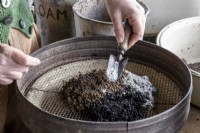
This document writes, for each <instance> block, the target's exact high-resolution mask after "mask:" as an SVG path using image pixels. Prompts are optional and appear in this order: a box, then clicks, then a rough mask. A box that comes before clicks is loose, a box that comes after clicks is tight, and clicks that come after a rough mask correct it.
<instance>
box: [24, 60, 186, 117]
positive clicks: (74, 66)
mask: <svg viewBox="0 0 200 133" xmlns="http://www.w3.org/2000/svg"><path fill="white" fill-rule="evenodd" d="M107 61H108V60H105V59H95V60H85V61H78V62H73V63H70V64H66V65H62V66H59V67H57V68H54V69H52V70H50V71H48V72H46V73H44V74H43V75H41V76H40V77H38V78H37V79H36V80H35V81H34V82H33V83H32V84H31V85H30V86H29V88H27V89H26V91H25V97H26V98H27V99H28V100H29V101H30V102H31V103H32V104H33V105H35V106H36V107H38V108H40V109H42V110H44V111H46V112H48V113H50V114H54V115H57V116H59V117H65V118H72V119H79V120H87V118H85V117H83V116H81V115H80V113H79V112H77V111H76V110H72V109H71V108H70V107H68V106H67V105H66V104H65V102H64V101H63V99H62V94H61V90H62V86H63V84H64V82H66V81H68V80H69V79H71V78H73V77H75V76H78V75H79V73H80V72H81V73H82V74H84V73H87V72H91V71H92V70H95V69H105V68H107ZM126 69H127V70H128V71H130V72H132V73H135V74H137V75H140V76H145V75H146V76H148V77H149V80H150V81H151V82H152V84H153V85H154V86H155V88H156V90H157V91H156V94H155V96H154V99H155V106H154V108H152V109H151V110H150V111H149V114H148V116H147V117H150V116H154V115H156V114H159V113H161V112H164V111H166V110H167V109H169V108H171V107H173V106H174V105H176V104H177V103H178V102H179V101H180V100H181V99H182V98H183V92H182V91H181V89H180V88H179V86H178V85H177V84H176V83H175V82H173V81H172V80H171V79H170V77H168V76H166V75H165V74H163V73H161V72H159V71H157V70H156V69H154V68H151V67H148V66H145V65H142V64H138V63H134V62H129V63H128V64H127V66H126Z"/></svg>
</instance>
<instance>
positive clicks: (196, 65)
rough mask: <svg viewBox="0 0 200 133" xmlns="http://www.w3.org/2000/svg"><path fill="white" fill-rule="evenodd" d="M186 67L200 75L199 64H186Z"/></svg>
mask: <svg viewBox="0 0 200 133" xmlns="http://www.w3.org/2000/svg"><path fill="white" fill-rule="evenodd" d="M188 67H189V68H190V69H192V70H194V71H197V72H199V73H200V62H198V63H193V64H188Z"/></svg>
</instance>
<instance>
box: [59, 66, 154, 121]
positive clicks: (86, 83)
mask: <svg viewBox="0 0 200 133" xmlns="http://www.w3.org/2000/svg"><path fill="white" fill-rule="evenodd" d="M154 92H155V88H154V86H153V85H152V84H151V83H150V81H149V79H148V77H146V76H143V77H141V76H137V75H135V74H133V73H131V72H129V71H124V72H123V74H122V76H121V77H120V78H119V79H118V80H117V82H110V81H108V80H107V77H106V71H105V70H94V71H92V72H90V73H86V74H81V73H80V74H79V75H78V76H77V77H74V78H72V79H70V80H69V81H67V82H65V84H64V85H63V89H62V94H63V96H64V100H65V102H66V104H67V106H70V107H71V108H73V109H75V110H77V111H79V112H81V113H82V115H84V116H86V117H87V118H89V120H91V121H134V120H139V119H143V118H145V117H146V115H147V113H148V111H149V109H151V108H152V107H153V104H154V98H153V94H154Z"/></svg>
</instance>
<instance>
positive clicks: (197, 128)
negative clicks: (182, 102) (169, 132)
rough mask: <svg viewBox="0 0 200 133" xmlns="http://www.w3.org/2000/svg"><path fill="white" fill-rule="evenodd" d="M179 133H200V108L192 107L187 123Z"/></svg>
mask: <svg viewBox="0 0 200 133" xmlns="http://www.w3.org/2000/svg"><path fill="white" fill-rule="evenodd" d="M178 133H200V108H198V107H196V106H193V105H191V106H190V112H189V116H188V119H187V122H186V123H185V124H184V125H183V127H182V129H181V130H180V131H179V132H178Z"/></svg>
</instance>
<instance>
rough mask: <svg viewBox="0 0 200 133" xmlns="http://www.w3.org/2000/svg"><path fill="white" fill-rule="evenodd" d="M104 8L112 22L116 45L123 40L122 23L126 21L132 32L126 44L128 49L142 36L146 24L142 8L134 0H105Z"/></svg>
mask: <svg viewBox="0 0 200 133" xmlns="http://www.w3.org/2000/svg"><path fill="white" fill-rule="evenodd" d="M106 7H107V10H108V13H109V15H110V17H111V20H112V22H113V26H114V31H115V35H116V39H117V42H118V43H121V42H122V41H123V40H124V27H123V23H122V21H123V20H125V19H128V22H129V24H130V25H131V26H132V31H133V34H132V35H131V37H130V40H129V42H128V48H130V47H131V46H133V45H134V44H135V43H136V42H137V41H138V40H139V39H140V38H141V37H142V36H143V35H144V30H145V23H146V15H145V11H144V8H143V7H142V6H141V5H140V4H139V3H138V2H137V1H136V0H106Z"/></svg>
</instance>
